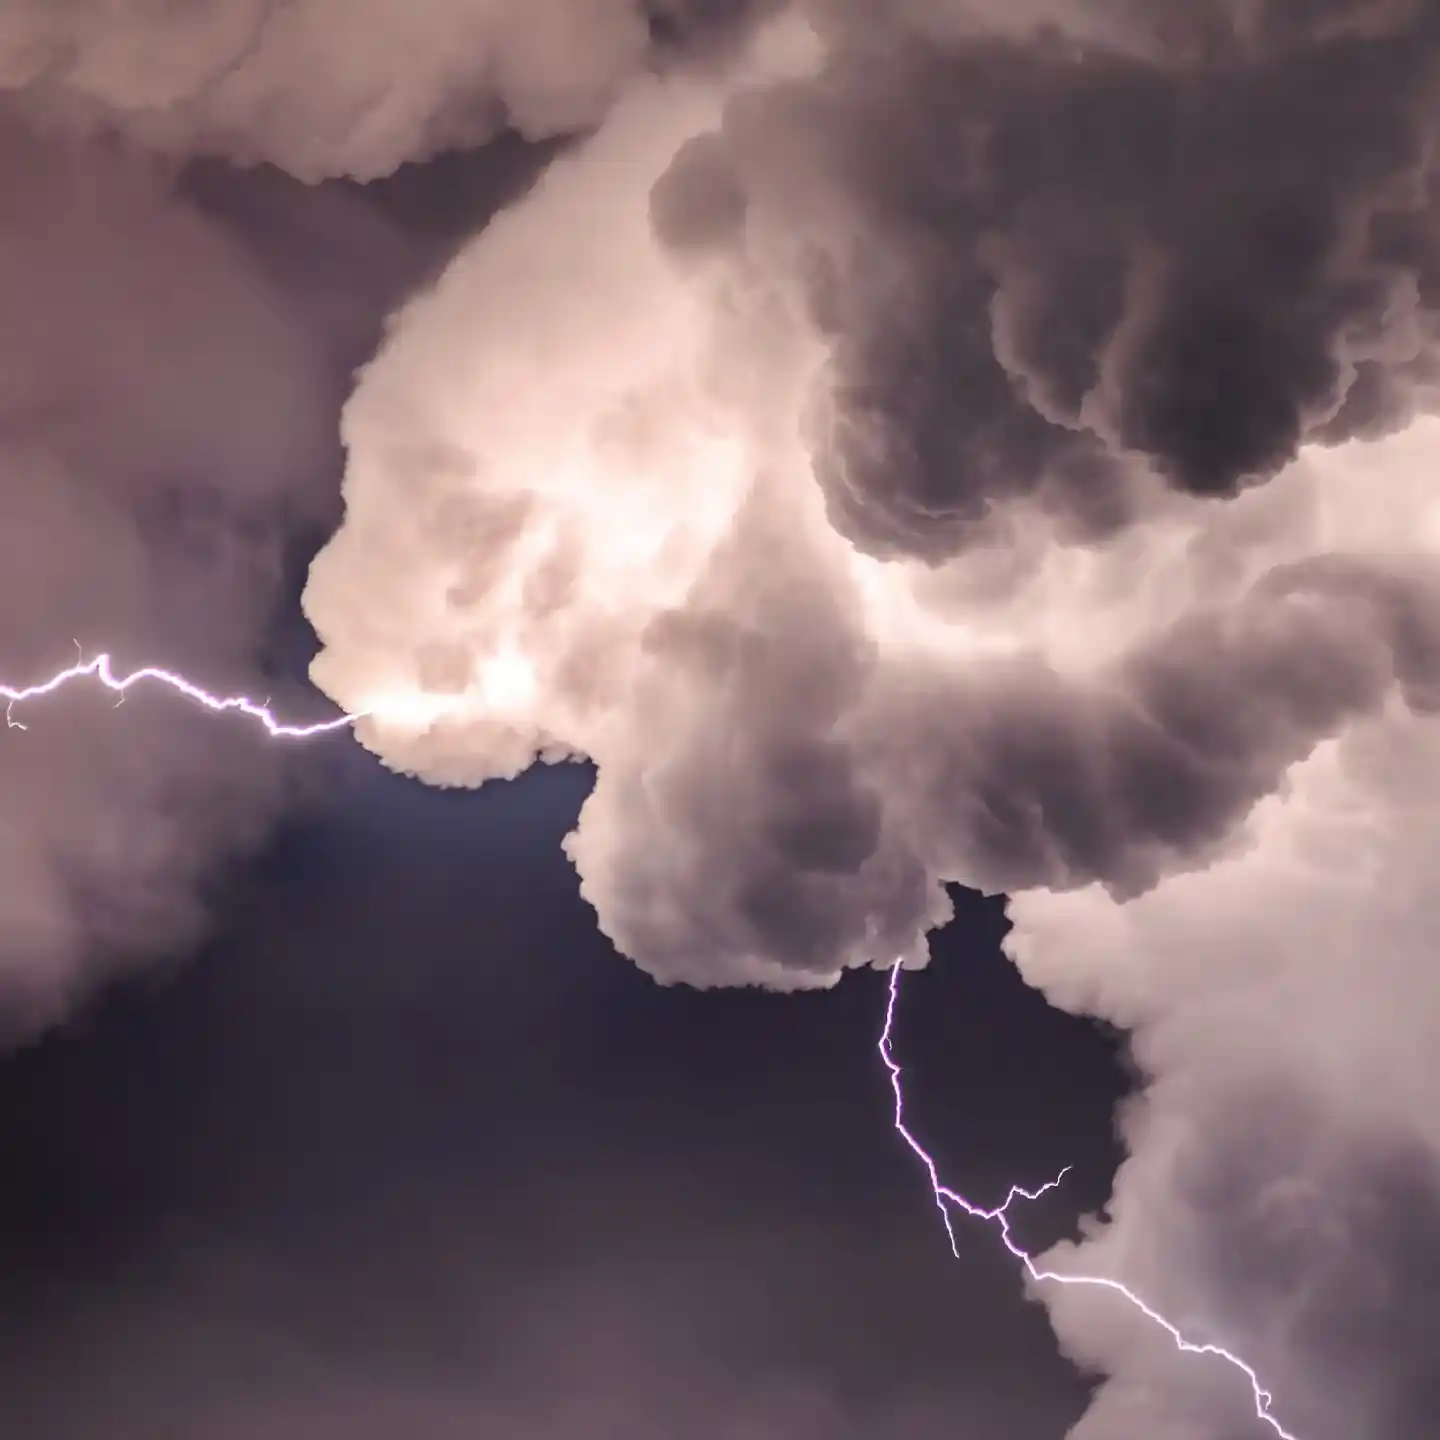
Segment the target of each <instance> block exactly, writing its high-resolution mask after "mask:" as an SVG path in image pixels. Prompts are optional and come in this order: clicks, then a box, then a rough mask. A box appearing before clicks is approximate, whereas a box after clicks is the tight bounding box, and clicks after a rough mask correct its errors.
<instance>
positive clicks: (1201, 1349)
mask: <svg viewBox="0 0 1440 1440" xmlns="http://www.w3.org/2000/svg"><path fill="white" fill-rule="evenodd" d="M900 969H901V967H900V966H899V965H895V966H893V967H892V968H891V971H890V989H889V996H888V999H887V1001H886V1005H885V1024H884V1026H883V1027H882V1028H881V1031H880V1041H879V1045H878V1047H877V1048H878V1049H879V1051H880V1059H881V1061H882V1062H883V1063H884V1065H885V1069H886V1070H887V1071H888V1072H889V1075H890V1089H891V1091H892V1093H893V1094H894V1096H895V1130H896V1133H897V1134H898V1135H899V1136H900V1138H901V1139H902V1140H903V1141H904V1142H905V1143H906V1145H908V1146H909V1147H910V1150H911V1153H912V1154H913V1155H914V1156H915V1158H916V1159H917V1160H918V1161H919V1162H920V1163H921V1165H923V1166H924V1167H925V1173H926V1175H927V1176H928V1177H929V1179H930V1194H931V1195H932V1196H933V1197H934V1201H935V1208H936V1209H937V1210H938V1211H939V1212H940V1219H941V1221H942V1222H943V1224H944V1226H945V1234H946V1235H947V1236H948V1237H949V1240H950V1253H951V1254H952V1255H954V1256H955V1258H956V1259H957V1260H958V1259H959V1258H960V1246H959V1243H958V1241H957V1239H956V1235H955V1224H954V1219H953V1217H952V1215H951V1207H952V1206H953V1207H955V1208H956V1209H958V1210H962V1211H964V1213H965V1214H966V1215H969V1216H970V1217H971V1218H972V1219H975V1220H984V1221H986V1222H988V1223H989V1224H992V1225H994V1226H995V1227H996V1229H997V1230H998V1231H999V1234H1000V1240H1001V1243H1002V1244H1003V1245H1004V1246H1005V1248H1006V1249H1007V1250H1008V1251H1009V1252H1010V1253H1011V1254H1012V1255H1013V1256H1014V1257H1015V1258H1016V1259H1017V1260H1018V1261H1019V1262H1020V1263H1021V1265H1023V1266H1024V1267H1025V1273H1026V1274H1027V1275H1029V1277H1030V1278H1031V1279H1032V1280H1036V1281H1042V1280H1048V1281H1053V1282H1054V1283H1055V1284H1057V1285H1086V1286H1089V1287H1090V1288H1092V1289H1097V1290H1109V1291H1111V1292H1113V1293H1114V1294H1116V1295H1118V1296H1120V1298H1121V1299H1122V1300H1125V1301H1126V1302H1127V1303H1128V1304H1129V1305H1131V1306H1132V1307H1133V1308H1134V1309H1136V1310H1138V1311H1139V1312H1140V1313H1141V1314H1142V1315H1143V1316H1144V1317H1145V1318H1146V1319H1147V1320H1149V1321H1150V1322H1151V1324H1153V1325H1156V1326H1158V1327H1159V1328H1160V1329H1161V1330H1163V1331H1164V1332H1165V1333H1166V1334H1167V1335H1168V1336H1169V1337H1170V1338H1171V1340H1173V1341H1174V1342H1175V1348H1176V1349H1177V1350H1181V1351H1183V1352H1184V1353H1185V1354H1186V1355H1213V1356H1215V1357H1216V1358H1217V1359H1220V1360H1223V1361H1225V1363H1226V1364H1227V1365H1230V1366H1232V1367H1233V1368H1234V1369H1236V1370H1238V1371H1239V1372H1240V1373H1241V1374H1242V1375H1243V1376H1244V1377H1245V1379H1246V1381H1247V1382H1248V1384H1249V1386H1250V1394H1251V1396H1252V1398H1253V1399H1254V1402H1255V1415H1256V1418H1257V1419H1259V1420H1261V1421H1263V1422H1264V1423H1265V1424H1266V1425H1268V1426H1269V1427H1270V1429H1271V1430H1273V1431H1274V1432H1275V1434H1276V1435H1277V1436H1278V1437H1279V1440H1297V1437H1296V1436H1294V1435H1292V1434H1291V1433H1290V1432H1289V1431H1288V1430H1287V1429H1286V1428H1285V1427H1284V1426H1283V1425H1282V1424H1281V1423H1280V1422H1279V1421H1278V1420H1277V1419H1276V1418H1275V1417H1274V1416H1273V1415H1272V1414H1271V1413H1270V1405H1271V1399H1272V1397H1271V1395H1270V1392H1269V1391H1268V1390H1267V1389H1266V1388H1265V1387H1264V1386H1263V1385H1262V1384H1261V1383H1260V1377H1259V1376H1258V1375H1257V1374H1256V1373H1255V1371H1254V1369H1253V1368H1252V1367H1251V1366H1250V1365H1249V1364H1247V1363H1246V1362H1245V1361H1244V1360H1242V1359H1241V1358H1240V1356H1238V1355H1235V1354H1233V1353H1232V1352H1231V1351H1229V1350H1226V1349H1225V1348H1224V1347H1223V1346H1221V1345H1197V1344H1196V1343H1195V1342H1194V1341H1191V1340H1187V1339H1186V1338H1185V1336H1184V1335H1183V1334H1181V1332H1180V1330H1179V1329H1178V1328H1177V1327H1176V1326H1175V1325H1173V1324H1171V1322H1170V1321H1169V1320H1167V1319H1166V1318H1165V1317H1164V1316H1163V1315H1162V1314H1160V1312H1159V1311H1158V1310H1156V1309H1154V1308H1153V1307H1152V1306H1150V1305H1147V1304H1146V1303H1145V1301H1144V1300H1142V1299H1141V1298H1140V1296H1138V1295H1137V1294H1136V1293H1135V1292H1134V1291H1133V1290H1131V1289H1129V1288H1128V1287H1126V1286H1125V1285H1122V1284H1121V1283H1120V1281H1118V1280H1111V1279H1109V1278H1108V1277H1107V1276H1104V1275H1075V1274H1070V1275H1060V1274H1057V1273H1056V1272H1055V1271H1053V1270H1042V1269H1040V1267H1039V1266H1038V1265H1037V1264H1036V1263H1035V1261H1034V1260H1033V1259H1032V1258H1031V1256H1030V1255H1029V1253H1028V1252H1027V1251H1025V1250H1023V1249H1021V1247H1020V1246H1019V1245H1018V1244H1017V1243H1016V1242H1015V1237H1014V1236H1013V1235H1012V1234H1011V1233H1010V1206H1011V1205H1013V1204H1014V1203H1015V1201H1016V1200H1038V1199H1039V1198H1040V1197H1041V1196H1042V1195H1044V1194H1045V1193H1046V1192H1047V1191H1050V1190H1053V1189H1054V1188H1055V1187H1056V1186H1057V1185H1058V1184H1060V1182H1061V1181H1062V1180H1063V1179H1064V1178H1065V1176H1066V1175H1067V1174H1068V1173H1069V1170H1070V1167H1069V1166H1068V1165H1067V1166H1066V1167H1065V1169H1064V1170H1062V1171H1061V1172H1060V1173H1059V1174H1058V1175H1057V1176H1056V1177H1055V1178H1054V1179H1053V1180H1051V1181H1050V1182H1049V1183H1048V1184H1046V1185H1042V1186H1040V1188H1039V1189H1038V1190H1024V1189H1022V1188H1021V1187H1020V1186H1018V1185H1012V1186H1011V1187H1010V1193H1009V1194H1008V1195H1007V1196H1006V1197H1005V1199H1004V1201H1003V1202H1002V1203H1001V1204H999V1205H997V1206H995V1207H994V1209H992V1210H986V1209H984V1208H983V1207H981V1206H979V1205H977V1204H975V1203H974V1201H972V1200H967V1199H966V1198H965V1197H964V1196H963V1195H961V1194H960V1193H959V1192H958V1191H956V1190H952V1189H950V1188H949V1186H947V1185H945V1184H944V1183H943V1182H942V1181H941V1179H940V1169H939V1166H938V1165H936V1163H935V1159H934V1157H933V1156H932V1155H931V1154H930V1152H929V1151H928V1150H926V1149H925V1147H924V1146H923V1145H922V1144H921V1143H920V1142H919V1141H918V1140H917V1139H916V1138H915V1135H914V1133H913V1132H912V1131H911V1129H910V1128H909V1126H908V1125H906V1123H905V1090H904V1086H903V1085H902V1084H901V1074H902V1072H901V1068H900V1064H899V1062H898V1061H897V1060H896V1059H895V1054H894V1050H893V1048H892V1038H893V1036H894V1032H895V1008H896V1005H897V1003H898V1001H899V999H900Z"/></svg>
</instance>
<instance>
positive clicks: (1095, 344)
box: [655, 4, 1440, 561]
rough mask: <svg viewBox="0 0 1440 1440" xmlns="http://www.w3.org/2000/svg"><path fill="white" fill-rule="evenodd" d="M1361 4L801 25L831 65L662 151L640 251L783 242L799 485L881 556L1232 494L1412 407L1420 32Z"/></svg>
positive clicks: (1439, 47)
mask: <svg viewBox="0 0 1440 1440" xmlns="http://www.w3.org/2000/svg"><path fill="white" fill-rule="evenodd" d="M1369 9H1370V11H1373V12H1374V13H1375V14H1376V15H1377V16H1380V17H1381V18H1383V19H1384V21H1385V23H1380V22H1379V20H1375V21H1372V23H1371V24H1369V25H1361V24H1360V23H1359V22H1358V21H1357V22H1356V23H1355V24H1354V25H1346V24H1343V23H1340V22H1341V20H1342V19H1343V18H1344V16H1346V15H1350V14H1351V13H1352V12H1354V11H1355V7H1336V6H1332V5H1326V6H1315V7H1310V9H1309V11H1308V12H1307V14H1306V15H1305V16H1299V15H1297V14H1296V13H1295V11H1294V9H1293V7H1292V8H1290V9H1284V8H1283V7H1279V8H1277V7H1268V6H1267V7H1246V11H1245V13H1244V15H1243V16H1242V17H1241V19H1237V18H1236V17H1235V16H1234V15H1232V14H1231V13H1230V12H1229V10H1228V9H1227V8H1225V7H1219V6H1216V5H1213V4H1211V5H1202V6H1191V7H1188V11H1189V12H1190V13H1191V14H1192V18H1193V19H1194V20H1195V22H1196V23H1195V24H1192V25H1182V26H1180V27H1179V33H1178V35H1174V36H1163V35H1162V36H1161V37H1159V38H1158V39H1157V38H1156V37H1153V36H1151V37H1148V38H1147V39H1146V41H1145V43H1144V44H1141V45H1137V46H1136V47H1134V48H1130V49H1122V48H1118V47H1116V46H1115V45H1113V44H1109V45H1106V44H1100V43H1094V42H1092V41H1090V40H1089V39H1088V38H1087V39H1086V40H1084V41H1083V42H1082V41H1081V40H1079V39H1075V38H1072V37H1070V36H1068V35H1066V34H1064V33H1063V32H1061V31H1059V30H1051V31H1049V32H1048V33H1047V32H1043V31H1042V32H1040V33H1038V34H1026V35H1024V36H1023V37H1020V38H1017V37H1016V36H1014V35H1005V36H997V35H994V34H988V35H987V34H985V33H983V30H982V27H980V26H979V24H978V22H975V21H973V20H972V23H971V25H970V26H969V27H968V28H967V27H961V26H957V27H956V31H955V33H954V34H953V35H950V36H949V37H948V38H947V41H946V42H945V43H941V44H937V43H936V41H935V39H934V37H933V35H927V36H925V37H924V38H918V37H916V36H914V35H912V34H909V33H907V32H906V30H905V29H904V28H903V27H895V26H892V27H889V28H887V27H886V26H885V25H884V24H883V22H882V21H880V20H878V19H876V18H875V15H874V14H873V13H872V12H866V14H867V15H868V17H869V18H867V19H863V20H860V19H851V18H847V19H846V20H844V21H843V22H838V23H837V22H835V21H834V19H833V14H832V12H831V11H830V10H828V9H825V8H822V9H821V10H820V11H819V12H818V13H819V14H820V15H821V16H822V17H829V18H830V19H831V28H832V29H834V30H835V31H836V32H837V34H836V38H835V39H834V41H833V44H834V47H835V48H834V50H833V52H832V54H831V57H830V59H829V60H828V62H827V63H826V65H825V67H824V68H823V70H822V71H821V73H820V74H819V75H818V76H817V77H816V78H815V79H813V80H807V81H800V82H794V83H789V84H786V85H784V86H781V87H777V88H776V89H775V90H773V91H772V92H770V93H769V94H765V95H760V96H755V95H747V96H745V97H743V98H742V99H741V100H740V101H737V102H736V103H735V104H734V105H733V106H732V107H731V111H730V113H729V115H728V116H727V118H726V122H725V125H724V128H723V129H722V130H721V131H720V132H719V134H718V135H717V136H712V137H706V138H704V139H701V140H697V141H695V142H693V144H692V145H691V147H690V148H689V149H688V150H686V151H683V152H682V153H681V155H680V156H679V157H678V158H677V161H676V167H675V173H674V174H672V175H671V176H669V177H667V178H666V180H664V181H663V182H662V184H661V186H660V188H659V190H658V191H657V196H656V201H655V208H656V212H657V223H658V225H659V232H660V234H661V235H662V237H664V238H665V239H666V240H667V241H669V242H671V243H683V244H685V245H690V246H693V245H694V244H695V243H696V242H697V239H699V238H700V237H702V236H703V237H705V238H706V240H707V242H708V243H709V244H710V245H712V246H729V247H731V248H732V249H743V248H744V246H745V234H746V232H745V228H744V226H743V225H742V223H741V217H742V216H743V215H748V216H749V217H750V221H751V224H752V225H754V224H758V223H762V222H767V221H768V223H772V224H774V223H778V224H781V225H783V226H785V227H787V228H788V229H789V230H790V231H791V232H792V233H793V234H794V235H796V236H798V237H799V240H798V241H797V242H796V248H797V253H798V254H799V256H800V257H801V260H802V262H803V263H802V264H801V266H800V276H799V279H800V283H801V284H802V285H803V286H804V287H805V289H806V291H807V293H808V295H809V301H810V306H811V309H812V313H813V314H814V317H815V320H816V322H817V324H818V325H819V326H820V328H821V330H822V331H823V332H824V333H825V334H826V335H827V336H828V337H829V338H830V342H831V348H832V359H831V363H830V367H829V370H828V372H827V374H826V376H825V378H824V393H825V409H826V411H827V415H828V418H827V420H826V422H825V423H824V425H823V426H822V429H821V432H820V434H821V438H820V441H819V453H818V456H817V463H818V467H819V475H820V479H821V483H822V484H823V485H824V486H825V489H826V493H827V497H828V499H829V503H830V508H831V514H832V518H833V519H834V520H835V522H836V523H837V525H839V526H840V528H841V529H842V530H844V531H845V533H846V534H847V535H849V536H850V537H851V538H852V539H853V540H854V541H855V542H856V543H857V544H858V545H860V546H861V547H862V548H865V549H867V550H869V551H871V552H872V553H875V554H878V555H892V554H908V555H915V556H919V557H921V558H924V559H926V560H930V561H937V560H939V559H943V558H944V557H945V556H946V555H948V554H951V553H954V552H955V551H957V550H959V549H961V548H963V547H964V545H965V544H966V543H967V541H968V540H970V539H972V538H973V536H974V534H975V532H976V530H977V528H978V527H980V526H981V525H982V524H983V522H984V520H985V519H986V517H987V515H988V514H989V513H990V511H991V510H992V508H994V507H997V506H1003V505H1004V504H1005V502H1006V501H1007V500H1009V499H1012V498H1014V497H1016V496H1025V495H1036V496H1039V497H1040V499H1041V501H1042V503H1044V504H1045V505H1046V506H1047V508H1050V509H1052V510H1053V511H1055V512H1057V513H1058V514H1060V515H1062V516H1064V517H1065V518H1066V519H1068V520H1069V521H1071V522H1072V523H1073V524H1074V526H1075V527H1076V533H1077V535H1078V536H1079V537H1080V538H1084V537H1085V536H1089V535H1094V534H1097V533H1104V532H1106V531H1107V530H1110V529H1113V528H1115V527H1116V526H1118V525H1121V524H1123V523H1124V522H1125V521H1126V520H1127V519H1128V518H1130V516H1131V513H1132V510H1133V502H1132V500H1131V498H1130V486H1129V485H1128V483H1127V476H1128V474H1129V472H1130V471H1131V470H1132V469H1133V468H1134V467H1135V466H1136V465H1145V466H1150V467H1153V468H1154V469H1155V470H1157V471H1158V472H1159V473H1160V474H1161V475H1163V476H1164V478H1165V479H1166V480H1167V481H1168V483H1169V484H1171V485H1172V486H1174V487H1176V488H1177V489H1179V490H1181V491H1183V492H1186V493H1191V494H1196V495H1205V496H1212V495H1213V496H1223V495H1233V494H1234V493H1236V492H1237V491H1239V490H1240V489H1242V488H1244V487H1246V486H1248V485H1252V484H1256V483H1259V482H1262V481H1264V480H1266V479H1268V478H1270V477H1271V476H1273V475H1274V474H1275V473H1276V472H1277V471H1278V470H1279V469H1281V468H1282V467H1283V466H1284V465H1285V464H1286V463H1288V462H1289V461H1290V460H1291V459H1293V458H1294V456H1295V454H1296V452H1297V450H1298V448H1299V446H1300V444H1301V443H1302V442H1303V441H1305V440H1306V439H1307V438H1321V439H1324V440H1325V441H1327V442H1330V443H1333V442H1335V441H1337V440H1341V439H1344V438H1348V437H1349V436H1351V435H1356V434H1373V433H1376V432H1377V431H1378V430H1380V429H1383V428H1384V427H1385V426H1386V425H1393V424H1396V423H1399V422H1401V421H1403V420H1404V419H1405V418H1407V412H1408V409H1409V407H1410V406H1411V405H1413V403H1414V402H1415V399H1416V398H1417V394H1418V395H1419V396H1421V397H1423V395H1424V394H1425V393H1428V392H1427V391H1426V388H1425V382H1426V381H1427V380H1428V376H1429V370H1430V368H1431V361H1430V358H1429V357H1430V349H1431V347H1430V331H1431V329H1432V328H1433V324H1432V322H1431V320H1430V319H1429V317H1430V315H1431V313H1432V312H1431V310H1430V308H1429V306H1430V301H1431V292H1432V290H1433V283H1432V282H1431V280H1430V276H1431V275H1432V274H1433V260H1432V259H1431V258H1430V257H1431V256H1432V255H1433V251H1434V246H1433V235H1434V224H1433V219H1432V218H1431V214H1430V212H1429V210H1428V208H1427V207H1428V191H1427V186H1428V173H1427V172H1428V164H1429V154H1430V150H1431V142H1432V139H1433V137H1434V133H1435V121H1436V110H1435V100H1434V97H1435V95H1436V93H1437V89H1436V86H1435V83H1434V82H1435V79H1436V75H1437V73H1440V72H1437V61H1440V31H1437V28H1436V20H1435V18H1434V12H1433V11H1432V10H1429V9H1426V8H1423V7H1409V6H1400V7H1390V8H1389V10H1388V11H1383V12H1382V11H1377V10H1375V9H1374V7H1369ZM1282 10H1283V15H1284V21H1283V23H1282V21H1281V19H1280V18H1278V17H1280V15H1281V13H1282ZM1206 20H1208V22H1210V23H1209V24H1208V25H1207V24H1201V23H1200V22H1201V21H1206ZM1242 21H1243V23H1242ZM1197 32H1198V36H1197ZM817 195H818V196H819V197H820V200H819V202H818V203H817V202H816V197H817ZM719 197H726V198H724V199H723V201H722V200H721V199H720V198H719ZM777 217H778V218H777Z"/></svg>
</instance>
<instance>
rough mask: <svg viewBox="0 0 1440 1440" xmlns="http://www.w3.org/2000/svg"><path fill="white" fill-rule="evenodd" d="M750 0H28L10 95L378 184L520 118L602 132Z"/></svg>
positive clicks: (4, 81) (211, 148)
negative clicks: (662, 61)
mask: <svg viewBox="0 0 1440 1440" xmlns="http://www.w3.org/2000/svg"><path fill="white" fill-rule="evenodd" d="M749 8H750V5H749V3H748V0H657V3H654V4H646V3H642V0H300V3H277V0H199V3H191V4H186V5H169V4H163V3H162V4H157V3H155V0H120V3H118V4H117V3H114V0H67V3H64V4H59V5H57V4H53V3H51V0H21V3H16V4H10V5H7V6H6V8H5V12H4V14H3V15H0V90H9V91H11V92H12V93H13V94H14V95H15V96H16V97H17V98H18V103H19V104H20V105H21V106H22V107H24V108H25V109H26V111H27V112H28V113H30V114H31V115H32V116H34V117H36V118H37V119H39V120H41V121H42V122H44V123H47V124H49V125H52V126H60V127H65V128H67V129H72V130H73V129H77V128H78V129H80V130H81V131H84V132H94V131H109V130H114V131H119V132H120V133H122V134H124V135H126V136H128V137H129V138H130V139H132V140H133V141H135V142H137V143H139V144H141V145H143V146H145V147H146V148H149V149H153V150H159V151H164V152H167V153H176V154H182V155H192V154H196V153H206V154H222V155H225V156H228V157H229V158H231V159H234V160H238V161H241V162H244V163H254V162H260V161H268V162H270V163H272V164H275V165H278V166H280V167H281V168H282V169H285V170H288V171H289V172H290V173H292V174H294V175H297V176H299V177H300V178H302V179H306V180H320V179H324V178H326V177H330V176H338V175H348V176H352V177H354V178H356V179H361V180H367V179H374V178H376V177H378V176H384V175H388V174H390V173H391V172H392V171H393V170H395V169H396V167H397V166H399V165H400V164H401V163H402V162H404V161H407V160H414V159H417V158H421V157H423V156H426V155H431V154H435V153H437V152H438V151H440V150H442V149H446V148H449V147H453V146H458V145H474V144H478V143H480V142H482V141H484V140H487V139H489V138H490V137H491V136H492V135H494V134H496V133H497V132H498V131H499V130H500V129H501V128H502V127H505V126H510V127H513V128H514V129H516V130H518V131H520V132H521V133H523V134H525V135H527V136H529V137H531V138H541V137H544V136H550V135H557V134H564V133H567V132H570V131H575V130H582V129H585V128H586V127H588V126H590V125H592V124H594V123H595V122H596V121H597V120H598V119H600V117H601V116H603V115H604V113H605V111H606V110H607V108H608V107H609V105H610V103H611V102H612V101H613V100H614V98H615V97H616V95H617V94H618V92H619V91H620V89H621V87H622V86H623V84H624V83H625V82H626V81H627V80H628V79H629V78H631V77H632V76H634V75H635V74H636V73H638V72H639V71H641V70H642V69H643V68H644V67H645V66H646V65H647V64H649V63H651V62H652V61H653V60H657V59H658V58H661V57H662V56H663V55H664V54H666V53H668V52H672V51H675V52H680V53H683V52H684V51H685V50H686V49H687V48H688V47H690V46H691V45H697V44H699V45H704V44H707V43H708V42H709V40H710V39H711V38H713V36H714V35H715V34H716V33H717V32H718V33H722V34H723V33H724V32H725V31H726V30H727V29H728V27H729V24H730V22H732V21H733V20H734V19H735V18H736V17H740V18H743V16H744V14H745V12H746V11H748V9H749Z"/></svg>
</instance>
